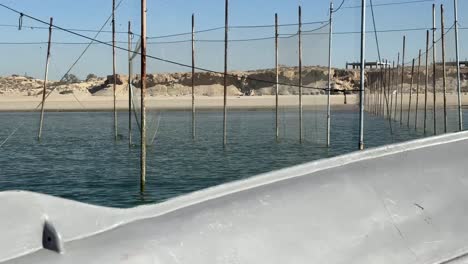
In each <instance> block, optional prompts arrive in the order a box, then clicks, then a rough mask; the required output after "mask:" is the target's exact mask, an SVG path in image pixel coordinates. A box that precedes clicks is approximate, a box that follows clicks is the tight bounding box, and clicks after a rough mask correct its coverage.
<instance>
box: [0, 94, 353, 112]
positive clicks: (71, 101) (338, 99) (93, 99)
mask: <svg viewBox="0 0 468 264" xmlns="http://www.w3.org/2000/svg"><path fill="white" fill-rule="evenodd" d="M298 98H299V97H298V96H297V95H281V96H280V97H279V107H280V109H297V107H298V102H299V99H298ZM302 99H303V109H304V110H307V109H316V108H317V107H320V108H322V107H323V108H324V109H325V108H326V104H327V96H326V95H303V96H302ZM357 99H358V97H357V95H347V104H344V97H343V95H332V96H331V98H330V105H331V106H332V107H333V108H334V109H337V108H338V109H343V110H346V109H353V108H355V107H356V106H357ZM41 100H42V98H41V97H38V96H0V112H38V111H40V107H38V106H39V104H40V101H41ZM146 103H147V105H146V108H147V109H148V110H164V111H187V110H189V111H191V109H192V97H191V96H179V97H148V98H147V100H146ZM36 107H38V108H36ZM195 107H196V110H200V111H219V110H222V109H223V97H222V96H216V97H208V96H198V97H196V98H195ZM227 107H228V109H229V110H233V111H236V110H248V111H256V110H274V109H275V96H228V97H227ZM113 109H114V108H113V97H112V96H76V98H75V97H74V96H73V95H54V96H50V97H49V98H48V99H47V100H46V104H45V110H46V111H47V112H108V111H112V110H113ZM117 110H118V111H127V110H128V98H126V97H122V96H119V97H117Z"/></svg>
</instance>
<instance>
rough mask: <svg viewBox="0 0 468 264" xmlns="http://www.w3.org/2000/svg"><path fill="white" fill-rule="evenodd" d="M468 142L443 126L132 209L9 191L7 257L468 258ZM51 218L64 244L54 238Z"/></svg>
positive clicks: (4, 226)
mask: <svg viewBox="0 0 468 264" xmlns="http://www.w3.org/2000/svg"><path fill="white" fill-rule="evenodd" d="M467 150H468V133H466V132H463V133H457V134H450V135H444V136H439V137H433V138H428V139H422V140H416V141H412V142H408V143H403V144H397V145H392V146H386V147H382V148H377V149H372V150H367V151H363V152H356V153H352V154H349V155H344V156H340V157H336V158H332V159H326V160H320V161H316V162H311V163H307V164H304V165H300V166H295V167H292V168H287V169H283V170H280V171H276V172H271V173H267V174H263V175H260V176H256V177H253V178H250V179H247V180H243V181H238V182H234V183H229V184H225V185H221V186H217V187H214V188H209V189H206V190H203V191H199V192H195V193H192V194H188V195H185V196H182V197H178V198H175V199H172V200H169V201H167V202H164V203H161V204H156V205H149V206H140V207H136V208H132V209H113V208H103V207H96V206H90V205H86V204H81V203H78V202H74V201H68V200H64V199H60V198H54V197H50V196H46V195H41V194H35V193H29V192H13V191H12V192H3V193H0V211H1V212H2V217H1V218H0V232H1V234H2V236H0V262H2V261H4V262H5V263H35V264H39V263H47V264H52V263H86V264H88V263H99V264H102V263H164V264H170V263H188V264H208V263H239V264H259V263H268V264H274V263H278V264H285V263H327V264H332V263H346V264H349V263H359V264H363V263H369V264H371V263H372V264H375V263H399V264H401V263H449V262H450V263H455V262H451V261H459V262H460V263H464V262H468V258H467V259H464V256H465V253H468V160H467V155H466V153H467ZM46 221H47V222H48V223H50V224H51V225H53V227H54V228H55V230H56V231H57V232H58V233H59V234H60V240H61V241H62V246H63V251H62V253H57V252H55V251H52V250H48V249H44V248H43V243H42V236H43V229H44V223H45V222H46ZM457 263H458V262H457Z"/></svg>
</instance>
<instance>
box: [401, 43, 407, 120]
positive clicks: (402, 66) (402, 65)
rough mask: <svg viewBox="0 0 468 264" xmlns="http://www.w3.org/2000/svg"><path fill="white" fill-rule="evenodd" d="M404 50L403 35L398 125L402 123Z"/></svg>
mask: <svg viewBox="0 0 468 264" xmlns="http://www.w3.org/2000/svg"><path fill="white" fill-rule="evenodd" d="M405 52H406V36H403V54H402V56H401V83H400V125H402V124H403V84H404V82H405Z"/></svg>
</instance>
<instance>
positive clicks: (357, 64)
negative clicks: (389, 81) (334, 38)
mask: <svg viewBox="0 0 468 264" xmlns="http://www.w3.org/2000/svg"><path fill="white" fill-rule="evenodd" d="M385 65H387V66H390V63H385V62H379V61H376V62H366V64H365V67H366V68H370V69H372V68H378V67H379V66H385ZM350 66H351V67H352V68H353V69H360V68H361V63H360V62H346V69H348V68H349V67H350Z"/></svg>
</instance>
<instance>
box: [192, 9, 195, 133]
mask: <svg viewBox="0 0 468 264" xmlns="http://www.w3.org/2000/svg"><path fill="white" fill-rule="evenodd" d="M192 140H195V14H192Z"/></svg>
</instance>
